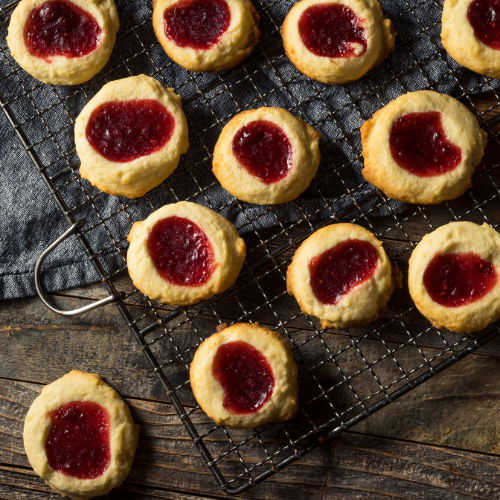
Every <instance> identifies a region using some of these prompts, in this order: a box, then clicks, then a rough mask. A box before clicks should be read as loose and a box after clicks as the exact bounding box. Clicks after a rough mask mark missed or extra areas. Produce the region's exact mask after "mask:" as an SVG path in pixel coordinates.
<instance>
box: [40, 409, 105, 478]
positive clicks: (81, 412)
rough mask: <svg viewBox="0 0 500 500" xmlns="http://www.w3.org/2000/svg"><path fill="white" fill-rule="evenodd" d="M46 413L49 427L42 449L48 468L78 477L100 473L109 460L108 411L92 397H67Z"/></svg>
mask: <svg viewBox="0 0 500 500" xmlns="http://www.w3.org/2000/svg"><path fill="white" fill-rule="evenodd" d="M47 416H48V417H50V419H51V420H52V428H51V430H50V433H49V437H48V438H47V441H46V442H45V453H46V455H47V459H48V461H49V465H50V466H51V467H52V469H54V470H55V471H56V472H61V473H62V474H65V475H67V476H73V477H77V478H79V479H95V478H96V477H99V476H101V475H102V474H104V472H105V471H106V469H107V468H108V466H109V462H110V460H111V451H110V443H109V415H108V412H107V411H106V410H105V409H104V408H103V407H102V406H101V405H98V404H97V403H94V402H92V401H71V402H70V403H65V404H63V405H62V406H60V407H59V408H58V409H57V410H54V411H52V412H50V413H49V414H48V415H47Z"/></svg>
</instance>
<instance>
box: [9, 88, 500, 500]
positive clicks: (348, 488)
mask: <svg viewBox="0 0 500 500" xmlns="http://www.w3.org/2000/svg"><path fill="white" fill-rule="evenodd" d="M491 103H492V102H491V99H490V98H488V97H487V96H486V97H482V98H481V99H478V100H477V104H478V105H480V106H482V107H486V106H488V105H490V104H491ZM496 158H497V152H496V151H494V150H492V149H490V150H489V151H488V155H487V159H486V161H487V162H488V161H495V162H498V160H497V159H496ZM497 204H498V206H499V208H500V202H497ZM432 210H434V211H433V212H432V213H433V216H434V223H435V224H436V225H440V224H442V223H445V222H447V221H448V220H449V214H446V210H443V209H442V208H439V207H436V209H432ZM499 214H500V210H499ZM499 220H500V219H499ZM373 223H374V224H375V225H376V226H377V227H381V226H383V225H384V224H387V223H388V222H387V220H384V219H377V220H374V221H373ZM415 224H416V226H415V227H414V228H413V229H414V231H415V232H416V233H418V231H421V232H422V234H424V233H426V232H428V226H427V227H425V226H422V227H418V223H417V222H416V223H415ZM277 243H279V242H277ZM397 243H398V242H397V241H396V240H395V241H393V242H392V243H391V242H389V244H397ZM386 244H387V242H386ZM405 259H406V260H407V257H405ZM119 281H120V289H121V290H127V289H130V288H131V287H132V285H131V283H130V280H129V278H128V276H126V275H123V276H120V278H119ZM280 286H281V285H280ZM405 293H406V294H407V291H405ZM103 296H105V291H104V289H103V287H102V285H99V284H97V285H89V286H86V287H80V288H77V289H73V290H68V291H63V292H61V293H59V294H57V295H53V297H52V298H53V299H54V300H56V301H57V303H58V304H59V305H60V306H61V307H63V308H65V309H74V308H77V307H80V306H82V305H85V304H87V303H90V302H91V301H94V300H96V299H99V298H102V297H103ZM402 296H403V295H402ZM406 296H407V295H406ZM406 300H409V299H408V298H406ZM135 307H137V309H138V310H140V308H141V305H140V304H139V305H137V306H135ZM138 312H140V311H138ZM295 312H296V311H295ZM228 314H229V313H228ZM229 316H230V314H229ZM228 319H231V317H229V318H228ZM421 321H422V325H428V323H426V320H425V319H423V318H422V319H421ZM209 328H211V327H210V326H207V331H205V332H202V333H203V334H205V335H207V334H209V333H212V331H210V330H209ZM331 335H335V333H333V332H332V333H331ZM374 342H375V341H374ZM426 349H427V350H428V352H429V353H432V352H433V350H434V351H435V350H436V346H433V345H428V346H426ZM499 358H500V338H496V339H494V340H493V341H491V342H490V343H488V344H486V345H485V346H484V347H482V348H481V349H479V350H478V351H477V352H476V353H475V354H473V355H469V356H468V357H466V358H465V359H463V360H461V361H459V362H458V363H456V364H454V365H453V366H452V367H451V368H449V369H447V370H446V371H444V372H443V373H441V374H438V375H436V376H435V377H433V378H432V379H431V380H430V381H428V382H426V383H425V384H423V385H421V386H419V387H417V388H416V389H414V390H413V391H412V392H410V393H409V394H407V395H405V396H403V397H402V398H400V399H399V400H397V401H395V402H393V403H391V404H390V405H389V406H387V407H386V408H384V409H383V410H381V411H379V412H378V413H376V414H374V415H372V416H371V417H369V418H367V419H365V420H364V421H362V422H361V423H360V424H358V425H356V426H355V427H353V428H352V429H351V430H349V431H347V432H344V433H342V434H341V435H340V436H339V437H337V438H336V439H334V440H331V441H329V442H327V443H325V445H323V446H322V447H320V448H318V449H316V450H315V451H313V452H312V453H310V454H309V455H307V456H306V457H305V458H303V459H302V460H300V461H299V462H297V463H295V464H293V465H291V466H289V467H287V468H285V469H284V470H283V471H282V472H280V473H278V474H277V475H275V476H273V477H272V478H271V479H268V480H267V481H265V482H264V483H262V484H260V485H258V486H257V487H255V488H253V489H250V490H249V491H247V492H246V493H244V494H243V495H241V497H242V498H259V499H272V500H281V499H283V500H288V499H297V500H299V499H304V500H316V499H318V500H319V499H325V500H326V499H343V500H349V499H363V500H365V499H380V500H383V499H388V498H405V499H410V498H411V499H425V500H431V499H439V500H442V499H457V500H458V499H460V500H465V499H472V498H475V499H476V498H481V499H487V500H491V499H496V498H499V499H500V359H499ZM72 369H79V370H83V371H88V372H96V373H99V374H100V375H102V376H103V378H104V379H105V380H106V381H107V382H108V383H109V384H110V385H112V386H113V387H115V388H116V389H117V390H118V391H119V392H120V394H121V395H122V396H123V397H124V398H125V400H126V402H127V403H128V404H129V405H130V407H131V410H132V414H133V417H134V419H135V421H136V422H137V423H139V424H140V426H141V434H140V439H139V448H138V451H137V455H136V458H135V462H134V467H133V469H132V472H131V474H130V476H129V477H128V478H127V480H126V482H125V483H124V484H123V485H122V486H121V487H120V488H118V489H116V490H114V491H112V492H111V493H110V495H109V498H117V499H118V498H120V499H134V500H139V499H140V500H143V499H144V500H145V499H154V498H158V499H179V500H180V499H186V500H187V499H189V500H194V499H207V498H212V499H213V498H227V496H226V495H224V493H222V491H221V490H220V488H219V487H218V486H217V485H216V483H215V481H214V479H213V477H212V476H211V474H210V473H209V471H208V469H207V467H206V465H205V463H204V462H203V460H202V458H201V457H200V456H199V454H198V451H197V450H196V448H195V446H194V444H193V443H192V441H191V440H190V439H189V436H188V435H187V433H186V431H185V430H184V427H183V425H182V423H181V422H180V420H179V419H178V417H177V416H176V414H175V411H174V410H173V408H172V407H171V405H170V404H169V403H168V401H167V400H166V399H165V396H164V395H163V393H162V389H161V387H160V385H159V383H158V382H157V380H156V378H154V377H153V375H152V374H151V371H150V369H149V367H148V365H147V361H146V358H145V357H144V355H143V354H142V353H141V352H140V349H139V348H138V346H137V344H136V342H135V340H134V339H133V338H132V336H131V334H130V332H129V330H128V328H127V326H126V325H125V324H124V321H123V319H122V318H121V316H120V315H119V313H118V311H117V310H116V308H115V307H114V306H113V305H109V306H105V307H103V308H99V309H96V310H94V311H92V312H90V313H86V314H84V315H82V316H79V317H74V318H63V317H60V316H58V315H56V314H54V313H52V312H50V311H49V310H48V309H47V308H46V307H45V306H44V305H43V304H42V302H41V301H40V300H39V299H38V298H28V299H21V300H12V301H4V302H1V303H0V499H16V500H17V499H38V498H44V499H45V498H46V499H57V498H60V496H59V495H57V494H55V493H53V492H52V491H51V490H50V488H49V487H48V486H46V485H45V483H44V482H43V481H42V480H41V479H40V478H39V477H38V476H37V475H36V474H34V472H33V471H32V469H31V467H30V465H29V463H28V461H27V458H26V455H25V453H24V447H23V442H22V432H23V420H24V417H25V415H26V412H27V411H28V408H29V406H30V404H31V403H32V401H33V400H34V398H35V397H36V396H37V395H38V394H39V393H40V390H41V388H42V387H43V385H44V384H48V383H50V382H52V381H54V380H55V379H57V378H59V377H61V376H62V375H64V374H65V373H67V372H68V371H70V370H72ZM196 418H198V419H201V420H204V419H205V420H207V417H205V416H204V415H203V414H200V415H198V416H196Z"/></svg>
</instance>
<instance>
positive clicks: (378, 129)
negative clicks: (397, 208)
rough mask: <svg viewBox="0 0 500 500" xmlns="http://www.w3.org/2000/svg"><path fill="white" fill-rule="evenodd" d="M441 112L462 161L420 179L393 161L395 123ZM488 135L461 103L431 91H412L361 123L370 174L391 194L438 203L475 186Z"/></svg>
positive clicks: (367, 173)
mask: <svg viewBox="0 0 500 500" xmlns="http://www.w3.org/2000/svg"><path fill="white" fill-rule="evenodd" d="M434 111H437V112H439V113H441V122H442V126H443V129H444V132H445V134H446V138H447V140H448V141H450V142H451V143H453V144H454V145H456V146H458V147H459V148H460V150H461V156H462V158H461V161H460V163H459V164H458V166H457V167H456V168H454V169H453V170H451V171H449V172H447V173H444V174H441V175H436V176H434V177H419V176H417V175H414V174H412V173H411V172H409V171H407V170H405V169H403V168H401V167H400V166H399V165H398V164H397V163H396V162H395V161H394V159H393V157H392V154H391V150H390V146H389V137H390V133H391V129H392V126H393V124H394V123H395V122H396V121H397V120H398V119H399V118H401V117H402V116H404V115H406V114H408V113H426V112H434ZM486 140H487V134H486V132H484V131H483V130H481V128H480V127H479V124H478V122H477V119H476V117H475V116H474V115H473V114H472V113H471V112H470V111H469V110H468V109H467V108H466V106H464V105H463V104H462V103H461V102H459V101H457V100H456V99H454V98H453V97H450V96H448V95H445V94H439V93H437V92H432V91H430V90H420V91H418V92H408V93H407V94H404V95H402V96H400V97H398V98H397V99H395V100H394V101H391V102H390V103H389V104H388V105H387V106H385V107H384V108H382V109H379V110H378V111H377V112H376V113H375V114H374V115H373V117H372V118H371V119H369V120H367V121H366V122H365V123H364V124H363V125H362V127H361V142H362V145H363V157H364V163H365V166H364V169H363V171H362V174H363V176H364V178H365V179H366V180H367V181H368V182H370V183H371V184H373V185H374V186H375V187H377V188H379V189H380V190H382V191H383V192H384V193H385V194H386V195H387V196H388V197H389V198H393V199H395V200H399V201H404V202H408V203H422V204H426V205H427V204H435V203H441V202H442V201H444V200H453V199H455V198H458V197H459V196H461V195H462V194H463V193H465V191H466V190H467V189H469V188H470V187H471V186H472V183H471V177H472V174H473V173H474V170H475V168H476V166H477V165H478V164H479V162H480V161H481V158H482V157H483V154H484V149H485V147H486Z"/></svg>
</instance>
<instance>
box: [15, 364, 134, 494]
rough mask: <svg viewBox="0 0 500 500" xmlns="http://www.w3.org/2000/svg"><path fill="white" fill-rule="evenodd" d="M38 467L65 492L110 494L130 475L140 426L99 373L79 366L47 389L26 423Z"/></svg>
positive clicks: (30, 457) (34, 464) (31, 455)
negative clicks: (79, 369) (88, 371)
mask: <svg viewBox="0 0 500 500" xmlns="http://www.w3.org/2000/svg"><path fill="white" fill-rule="evenodd" d="M23 439H24V448H25V450H26V454H27V455H28V460H29V462H30V464H31V466H32V467H33V469H34V471H35V472H36V473H37V474H38V475H39V476H40V477H41V478H42V479H44V480H45V482H46V483H47V484H48V485H49V486H50V487H51V488H53V489H54V490H55V491H57V493H59V494H61V495H62V496H68V497H70V498H73V499H74V500H85V499H88V498H94V497H97V496H101V495H106V494H107V493H109V491H111V489H113V488H115V487H117V486H119V485H120V484H121V483H122V482H123V481H124V480H125V478H126V477H127V476H128V473H129V472H130V469H131V467H132V462H133V460H134V455H135V451H136V449H137V442H138V439H139V426H138V425H135V424H134V421H133V420H132V416H131V415H130V410H129V408H128V406H127V405H126V404H125V403H124V402H123V400H122V399H121V397H120V396H119V394H118V393H117V392H116V391H115V390H114V389H112V388H111V387H110V386H109V385H107V384H106V383H105V382H103V380H102V379H101V377H100V376H99V375H95V374H92V373H83V372H80V371H77V370H73V371H71V372H69V373H67V374H66V375H64V377H62V378H60V379H58V380H56V381H55V382H52V383H51V384H49V385H47V386H46V387H44V388H43V389H42V393H41V394H40V395H39V396H38V397H37V398H36V399H35V401H34V402H33V404H32V405H31V407H30V409H29V411H28V414H27V415H26V420H25V423H24V434H23Z"/></svg>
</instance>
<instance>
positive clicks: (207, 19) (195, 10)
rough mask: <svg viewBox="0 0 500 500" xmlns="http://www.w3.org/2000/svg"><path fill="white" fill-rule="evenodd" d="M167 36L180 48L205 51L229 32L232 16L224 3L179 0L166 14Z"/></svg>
mask: <svg viewBox="0 0 500 500" xmlns="http://www.w3.org/2000/svg"><path fill="white" fill-rule="evenodd" d="M163 17H164V19H165V35H166V36H167V38H169V39H170V40H171V41H172V42H174V43H175V44H176V45H178V46H179V47H191V48H192V49H198V50H206V49H210V48H211V47H213V46H214V45H215V44H216V43H217V42H218V41H219V40H220V38H221V37H222V35H223V34H224V33H225V32H226V30H227V29H228V28H229V23H230V21H231V13H230V12H229V7H228V6H227V3H226V2H225V1H224V0H180V1H179V2H177V3H176V4H174V5H172V6H171V7H169V8H168V9H166V10H165V13H164V14H163Z"/></svg>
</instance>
